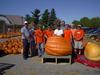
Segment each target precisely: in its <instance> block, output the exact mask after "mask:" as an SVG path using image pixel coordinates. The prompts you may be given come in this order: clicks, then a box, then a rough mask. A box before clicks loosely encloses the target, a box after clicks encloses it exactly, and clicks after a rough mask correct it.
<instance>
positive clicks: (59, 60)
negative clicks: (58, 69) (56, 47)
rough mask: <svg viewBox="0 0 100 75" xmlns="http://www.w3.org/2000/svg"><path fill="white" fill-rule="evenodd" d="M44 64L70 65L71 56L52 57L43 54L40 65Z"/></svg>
mask: <svg viewBox="0 0 100 75" xmlns="http://www.w3.org/2000/svg"><path fill="white" fill-rule="evenodd" d="M46 62H54V63H56V64H58V63H69V64H71V63H72V56H71V55H66V56H52V55H48V54H46V53H45V54H44V55H43V56H42V63H46Z"/></svg>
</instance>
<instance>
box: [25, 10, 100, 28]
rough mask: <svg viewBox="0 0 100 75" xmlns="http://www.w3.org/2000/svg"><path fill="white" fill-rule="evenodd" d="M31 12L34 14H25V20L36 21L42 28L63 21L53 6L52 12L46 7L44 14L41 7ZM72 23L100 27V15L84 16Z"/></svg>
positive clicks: (53, 25) (53, 26) (54, 25)
mask: <svg viewBox="0 0 100 75" xmlns="http://www.w3.org/2000/svg"><path fill="white" fill-rule="evenodd" d="M30 13H31V14H32V15H29V14H27V15H25V20H27V21H28V22H29V23H31V22H34V23H35V24H36V25H37V26H38V25H40V26H41V27H42V28H46V27H48V26H51V27H52V28H55V27H56V26H57V25H59V24H61V22H62V21H61V20H60V19H59V18H57V16H56V11H55V9H54V8H52V9H51V11H50V12H49V10H48V9H45V11H44V12H43V14H41V11H40V10H39V9H35V10H33V11H31V12H30ZM63 22H64V21H63ZM72 24H74V25H75V26H76V25H78V24H81V25H82V26H83V27H100V17H93V18H88V17H83V18H81V19H80V20H74V21H73V22H72Z"/></svg>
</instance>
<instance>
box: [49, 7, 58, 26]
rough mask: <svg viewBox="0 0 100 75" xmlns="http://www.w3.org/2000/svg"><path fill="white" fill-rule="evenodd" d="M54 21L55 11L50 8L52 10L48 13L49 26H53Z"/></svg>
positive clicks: (55, 18)
mask: <svg viewBox="0 0 100 75" xmlns="http://www.w3.org/2000/svg"><path fill="white" fill-rule="evenodd" d="M55 20H57V17H56V11H55V9H54V8H52V10H51V12H50V17H49V25H53V23H54V21H55Z"/></svg>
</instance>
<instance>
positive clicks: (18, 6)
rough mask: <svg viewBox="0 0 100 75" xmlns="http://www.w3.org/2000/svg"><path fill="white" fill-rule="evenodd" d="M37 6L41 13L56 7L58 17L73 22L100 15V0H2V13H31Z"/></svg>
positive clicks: (0, 10)
mask: <svg viewBox="0 0 100 75" xmlns="http://www.w3.org/2000/svg"><path fill="white" fill-rule="evenodd" d="M35 8H38V9H40V11H41V13H43V12H44V11H45V9H49V11H51V9H52V8H55V10H56V15H57V17H58V18H60V19H62V20H65V21H66V23H71V22H72V21H73V20H79V19H80V18H82V17H89V18H92V17H98V16H99V17H100V0H0V14H6V15H21V16H25V15H26V14H30V15H31V13H30V11H33V10H34V9H35Z"/></svg>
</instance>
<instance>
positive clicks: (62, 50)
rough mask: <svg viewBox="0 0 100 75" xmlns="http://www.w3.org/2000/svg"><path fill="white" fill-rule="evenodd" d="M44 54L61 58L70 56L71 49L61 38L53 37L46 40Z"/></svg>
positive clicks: (68, 43)
mask: <svg viewBox="0 0 100 75" xmlns="http://www.w3.org/2000/svg"><path fill="white" fill-rule="evenodd" d="M45 52H46V53H47V54H50V55H56V56H63V55H68V54H71V52H72V47H71V44H70V42H67V41H66V40H65V39H64V38H63V37H59V36H53V37H50V38H48V39H47V42H46V45H45Z"/></svg>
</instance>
